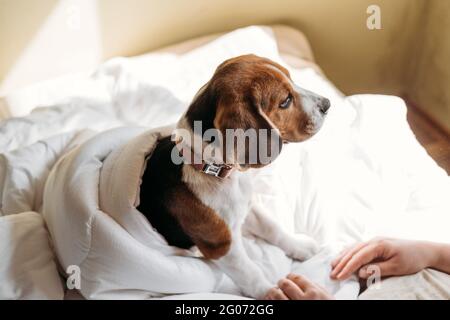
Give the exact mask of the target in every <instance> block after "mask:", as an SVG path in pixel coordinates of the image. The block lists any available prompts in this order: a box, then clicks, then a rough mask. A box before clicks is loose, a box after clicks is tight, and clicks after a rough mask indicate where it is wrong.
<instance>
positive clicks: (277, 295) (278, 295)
mask: <svg viewBox="0 0 450 320" xmlns="http://www.w3.org/2000/svg"><path fill="white" fill-rule="evenodd" d="M265 299H266V300H289V298H288V297H287V296H286V295H285V294H284V293H283V291H282V290H281V289H280V288H272V289H270V290H269V292H267V294H266V296H265Z"/></svg>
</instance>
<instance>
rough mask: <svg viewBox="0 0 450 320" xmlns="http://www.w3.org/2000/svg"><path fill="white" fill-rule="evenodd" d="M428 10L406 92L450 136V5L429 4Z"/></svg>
mask: <svg viewBox="0 0 450 320" xmlns="http://www.w3.org/2000/svg"><path fill="white" fill-rule="evenodd" d="M426 9H427V10H426V11H425V12H424V18H425V19H424V23H423V27H422V28H421V29H420V30H419V32H418V34H417V37H416V39H415V41H414V45H415V49H414V50H413V51H414V52H415V53H416V55H415V56H414V57H413V59H412V61H411V65H410V66H409V68H408V70H409V72H408V73H407V76H406V79H405V83H406V88H405V92H406V95H407V96H408V98H409V99H411V100H412V101H413V102H414V103H416V104H417V105H418V106H420V107H422V108H424V109H425V111H426V112H427V114H429V115H430V116H431V117H432V118H434V120H436V121H437V122H439V123H441V124H442V125H443V126H444V127H445V128H446V129H448V130H449V132H450V1H447V0H433V1H429V5H428V6H427V8H426Z"/></svg>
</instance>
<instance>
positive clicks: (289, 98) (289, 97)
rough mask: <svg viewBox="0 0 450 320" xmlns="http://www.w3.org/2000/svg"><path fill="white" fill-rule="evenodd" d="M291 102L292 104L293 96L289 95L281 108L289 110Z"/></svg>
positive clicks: (281, 104)
mask: <svg viewBox="0 0 450 320" xmlns="http://www.w3.org/2000/svg"><path fill="white" fill-rule="evenodd" d="M291 102H292V95H291V94H289V95H288V96H287V98H286V99H285V100H284V101H283V102H282V103H280V108H281V109H286V108H289V106H290V105H291Z"/></svg>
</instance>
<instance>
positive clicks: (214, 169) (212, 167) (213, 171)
mask: <svg viewBox="0 0 450 320" xmlns="http://www.w3.org/2000/svg"><path fill="white" fill-rule="evenodd" d="M202 171H203V172H204V173H206V174H209V175H211V176H215V177H217V178H221V177H220V172H221V171H222V166H221V165H216V164H213V163H211V164H208V163H206V164H205V165H204V167H203V169H202Z"/></svg>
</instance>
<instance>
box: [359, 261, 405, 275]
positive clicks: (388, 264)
mask: <svg viewBox="0 0 450 320" xmlns="http://www.w3.org/2000/svg"><path fill="white" fill-rule="evenodd" d="M377 272H378V274H379V276H380V277H387V276H394V275H397V273H396V272H395V268H394V264H393V262H392V261H391V260H387V261H383V262H379V263H371V264H368V265H365V266H364V267H362V268H361V269H359V271H358V276H359V277H360V278H362V279H367V278H369V277H370V276H372V275H374V274H375V273H377Z"/></svg>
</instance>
